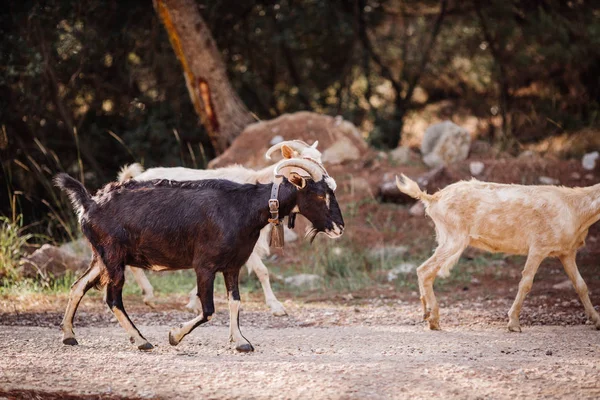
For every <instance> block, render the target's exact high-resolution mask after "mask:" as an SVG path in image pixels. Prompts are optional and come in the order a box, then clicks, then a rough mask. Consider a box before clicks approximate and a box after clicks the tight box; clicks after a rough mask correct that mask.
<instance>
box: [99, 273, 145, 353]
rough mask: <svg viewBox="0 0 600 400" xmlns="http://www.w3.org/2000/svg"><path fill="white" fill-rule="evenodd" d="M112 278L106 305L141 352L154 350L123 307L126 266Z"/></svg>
mask: <svg viewBox="0 0 600 400" xmlns="http://www.w3.org/2000/svg"><path fill="white" fill-rule="evenodd" d="M113 271H115V272H114V273H113V274H112V276H111V282H110V283H109V284H108V286H107V287H106V304H108V307H109V308H110V310H111V311H112V312H113V314H114V315H115V317H117V320H118V321H119V324H120V325H121V326H122V327H123V329H125V330H126V331H127V333H128V334H129V340H130V341H131V343H133V344H135V345H136V346H137V348H138V349H140V350H152V349H153V348H154V346H152V344H150V342H148V341H147V340H146V338H145V337H144V336H142V334H141V333H140V331H139V330H138V329H137V328H136V327H135V325H134V324H133V322H131V319H129V316H128V315H127V312H126V311H125V307H124V306H123V285H124V284H125V266H124V265H123V266H120V267H118V268H116V269H113Z"/></svg>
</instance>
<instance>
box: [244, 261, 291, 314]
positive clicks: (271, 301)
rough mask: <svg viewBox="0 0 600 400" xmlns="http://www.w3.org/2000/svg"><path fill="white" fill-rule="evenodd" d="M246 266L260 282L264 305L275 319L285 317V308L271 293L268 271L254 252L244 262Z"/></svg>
mask: <svg viewBox="0 0 600 400" xmlns="http://www.w3.org/2000/svg"><path fill="white" fill-rule="evenodd" d="M246 266H247V267H248V271H254V273H255V274H256V276H257V277H258V280H259V281H260V285H261V286H262V289H263V292H264V294H265V303H267V306H269V308H270V309H271V313H273V315H275V316H276V317H281V316H283V315H287V312H286V311H285V307H283V304H281V302H280V301H279V300H277V297H275V293H273V289H271V281H270V280H269V270H268V269H267V267H266V266H265V264H264V263H263V261H262V259H261V258H260V256H259V255H258V254H256V252H253V253H252V254H251V255H250V258H248V261H246Z"/></svg>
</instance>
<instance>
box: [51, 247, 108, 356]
mask: <svg viewBox="0 0 600 400" xmlns="http://www.w3.org/2000/svg"><path fill="white" fill-rule="evenodd" d="M100 262H101V261H99V260H98V256H97V255H96V254H95V253H94V255H93V256H92V262H91V263H90V267H89V268H88V269H87V271H85V272H84V273H83V275H81V276H80V277H79V278H78V279H77V280H76V281H75V283H73V285H72V286H71V291H70V292H69V302H68V303H67V309H66V310H65V315H64V317H63V320H62V323H61V324H60V328H61V330H62V333H63V344H67V345H70V346H74V345H76V344H78V343H77V339H75V332H73V318H75V313H76V312H77V307H78V306H79V302H81V299H82V298H83V296H84V295H85V293H86V292H87V291H88V290H90V289H91V288H92V287H94V286H95V285H96V284H98V282H99V280H100V271H101V268H100V264H99V263H100Z"/></svg>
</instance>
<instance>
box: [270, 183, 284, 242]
mask: <svg viewBox="0 0 600 400" xmlns="http://www.w3.org/2000/svg"><path fill="white" fill-rule="evenodd" d="M278 195H279V182H276V181H274V182H273V186H272V187H271V198H270V199H269V212H270V213H271V218H269V223H270V224H271V226H272V229H271V240H270V241H269V245H270V246H273V247H277V248H280V249H281V248H283V244H284V242H285V241H284V237H283V225H282V224H281V218H280V217H279V200H278V199H277V196H278Z"/></svg>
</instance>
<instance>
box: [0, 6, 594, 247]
mask: <svg viewBox="0 0 600 400" xmlns="http://www.w3.org/2000/svg"><path fill="white" fill-rule="evenodd" d="M197 4H198V7H199V8H200V12H201V14H202V17H203V18H204V20H205V21H206V23H207V24H208V27H209V28H210V31H211V32H212V35H213V37H214V38H215V40H216V42H217V46H218V48H219V49H220V51H221V55H222V58H223V60H224V62H225V64H226V67H227V72H228V76H229V79H230V81H231V84H232V86H233V87H234V89H235V90H236V92H237V93H238V94H239V96H240V97H241V99H242V101H243V102H244V103H245V104H246V106H247V107H248V109H249V110H250V111H251V112H252V113H254V115H255V116H256V118H258V119H271V118H273V117H276V116H278V115H281V114H283V113H287V112H295V111H299V110H311V111H315V112H318V113H323V114H328V115H341V116H343V117H344V118H345V119H347V120H349V121H352V122H353V123H354V124H355V125H356V126H358V127H359V128H360V129H361V131H362V132H363V133H364V135H365V138H366V139H367V140H368V141H369V143H370V144H371V145H372V146H375V147H378V148H384V149H385V148H394V147H396V146H397V145H398V143H399V142H400V141H401V140H402V134H403V133H404V132H405V130H403V127H404V125H403V123H404V122H405V121H406V118H407V117H408V116H410V115H412V116H415V115H417V116H418V115H419V113H421V112H422V111H423V110H425V109H426V107H427V106H429V105H432V104H440V103H441V102H445V103H443V104H450V105H451V107H450V110H449V111H448V113H449V115H451V114H452V112H453V111H455V110H461V112H462V113H467V114H469V115H472V116H474V117H476V118H478V119H479V120H481V121H490V123H489V124H487V125H485V124H484V125H482V126H484V127H485V128H482V129H481V130H480V131H479V132H477V134H478V136H479V138H481V139H483V140H487V141H489V142H491V143H492V144H494V145H496V146H501V147H503V148H504V149H505V150H507V151H512V152H518V151H519V149H520V146H522V144H524V143H530V142H535V141H539V140H542V139H544V138H547V137H550V136H554V135H559V134H565V133H567V134H569V133H573V132H577V131H579V130H581V129H583V128H592V129H594V128H597V127H598V126H599V125H600V116H599V111H600V5H599V4H598V2H595V1H584V0H581V1H576V0H574V1H552V0H537V1H506V0H490V1H478V0H467V1H407V0H380V1H370V0H352V1H342V0H338V1H315V0H288V1H276V2H272V1H254V0H217V1H204V0H202V1H198V2H197ZM0 128H1V131H0V157H1V160H0V161H1V163H2V175H1V177H0V179H1V180H0V214H3V215H7V216H10V215H11V214H12V213H18V214H24V216H25V221H24V222H25V223H28V224H29V223H32V222H34V221H42V220H43V221H45V222H44V224H43V230H44V231H45V232H46V233H48V234H49V235H50V236H53V235H55V234H56V231H57V230H61V231H62V228H59V227H60V226H61V225H64V224H63V223H61V221H60V220H61V218H63V217H64V218H65V219H66V218H67V217H66V216H63V217H61V215H62V212H63V211H61V210H60V209H58V206H56V204H57V203H58V200H57V199H56V198H55V197H54V196H56V194H55V193H54V191H53V190H52V187H51V182H50V178H51V176H52V175H53V174H54V173H55V172H56V171H58V170H64V171H67V172H69V173H72V174H73V175H79V174H82V173H83V175H84V177H85V179H86V184H87V185H89V186H90V187H94V186H96V187H97V186H98V185H100V184H102V183H104V182H106V181H108V180H112V179H114V178H115V176H116V173H117V171H118V169H119V168H120V167H121V166H122V165H123V164H126V163H130V162H132V161H139V162H143V164H144V165H145V166H146V167H150V166H157V165H162V166H175V165H185V166H189V167H199V168H202V167H204V166H205V164H206V162H207V161H208V160H209V159H210V158H212V157H214V155H215V151H214V149H213V148H212V145H211V141H210V140H209V138H208V136H207V134H206V132H205V131H204V129H203V128H202V126H201V124H199V122H198V116H197V115H196V113H195V111H194V107H193V105H192V103H191V101H190V98H189V94H188V91H187V89H186V85H185V81H184V79H183V74H182V70H181V66H180V64H179V62H178V60H177V58H176V57H175V55H174V52H173V49H172V47H171V44H170V43H169V39H168V37H167V34H166V32H165V29H164V27H163V26H162V24H161V22H160V20H159V18H158V17H157V15H156V12H155V10H154V8H153V5H152V3H151V2H150V1H116V0H113V1H110V0H108V1H107V0H82V1H44V2H41V1H11V2H9V4H8V6H5V7H3V10H2V11H1V14H0ZM65 212H66V213H70V211H69V210H66V211H65ZM63 228H64V227H63Z"/></svg>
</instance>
